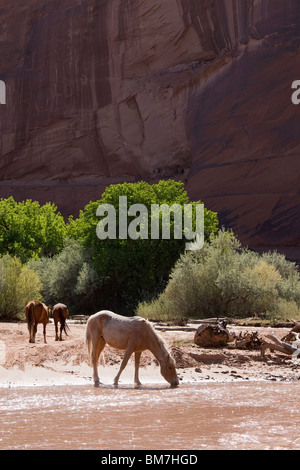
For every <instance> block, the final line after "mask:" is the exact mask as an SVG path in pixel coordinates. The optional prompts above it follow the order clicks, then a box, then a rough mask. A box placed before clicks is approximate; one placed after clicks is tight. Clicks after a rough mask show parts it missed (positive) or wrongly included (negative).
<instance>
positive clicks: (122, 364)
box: [114, 345, 133, 386]
mask: <svg viewBox="0 0 300 470" xmlns="http://www.w3.org/2000/svg"><path fill="white" fill-rule="evenodd" d="M132 353H133V349H132V347H131V346H130V345H128V346H127V348H126V350H125V354H124V357H123V361H122V363H121V367H120V369H119V372H118V373H117V375H116V376H115V379H114V385H116V386H117V385H118V382H119V378H120V375H121V373H122V370H124V369H125V367H126V365H127V362H128V360H129V358H130V356H131V354H132Z"/></svg>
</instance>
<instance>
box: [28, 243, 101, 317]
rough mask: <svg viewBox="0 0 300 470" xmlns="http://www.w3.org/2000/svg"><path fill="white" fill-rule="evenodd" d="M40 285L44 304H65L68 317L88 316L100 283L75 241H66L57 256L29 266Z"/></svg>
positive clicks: (95, 303)
mask: <svg viewBox="0 0 300 470" xmlns="http://www.w3.org/2000/svg"><path fill="white" fill-rule="evenodd" d="M29 265H30V267H31V268H32V269H33V270H34V271H35V272H36V273H37V275H38V276H39V279H40V281H41V285H42V288H41V292H42V295H43V299H44V301H45V302H46V303H47V304H50V305H52V306H53V305H54V304H56V303H58V302H63V303H65V304H66V305H67V306H68V308H69V311H70V314H71V315H72V314H84V315H86V314H92V313H95V312H96V310H95V308H97V299H96V297H97V296H99V297H100V295H99V290H100V289H101V286H102V283H101V280H100V278H99V276H98V274H97V273H96V272H95V270H94V269H93V267H92V265H91V263H90V261H89V254H88V252H87V250H86V249H85V248H84V247H83V246H82V244H81V243H80V242H79V241H74V240H68V241H67V242H66V245H65V247H64V249H63V250H62V251H61V253H59V254H57V255H55V256H53V257H52V258H42V259H40V260H33V261H31V262H30V263H29Z"/></svg>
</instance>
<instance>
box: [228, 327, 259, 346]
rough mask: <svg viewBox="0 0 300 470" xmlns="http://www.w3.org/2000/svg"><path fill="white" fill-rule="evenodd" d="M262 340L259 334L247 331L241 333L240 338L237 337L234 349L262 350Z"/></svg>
mask: <svg viewBox="0 0 300 470" xmlns="http://www.w3.org/2000/svg"><path fill="white" fill-rule="evenodd" d="M261 344H262V343H261V339H260V338H259V337H258V332H257V331H254V332H253V333H249V332H248V331H246V332H245V333H242V332H240V334H239V335H238V336H235V339H234V343H233V345H232V346H233V348H236V349H248V350H253V349H260V347H261Z"/></svg>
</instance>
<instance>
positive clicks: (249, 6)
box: [0, 0, 300, 258]
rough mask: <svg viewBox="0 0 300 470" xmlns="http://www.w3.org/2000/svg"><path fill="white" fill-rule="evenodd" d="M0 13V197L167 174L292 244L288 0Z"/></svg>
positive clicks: (90, 192)
mask: <svg viewBox="0 0 300 470" xmlns="http://www.w3.org/2000/svg"><path fill="white" fill-rule="evenodd" d="M0 25H1V26H0V51H1V54H0V79H2V80H4V81H5V83H6V86H7V104H6V105H1V106H0V129H1V135H0V154H1V158H0V197H1V196H4V197H6V196H8V195H10V194H13V195H14V196H15V197H16V198H17V199H23V198H25V197H31V198H34V199H39V200H40V201H41V202H44V201H47V200H50V199H51V200H53V201H55V202H56V203H57V204H58V206H59V208H60V209H61V211H62V212H63V213H64V214H66V215H67V214H69V213H74V214H75V215H76V213H77V211H78V209H79V208H81V207H83V205H84V204H85V203H87V202H88V201H89V200H90V199H95V198H98V197H100V195H101V192H102V191H103V189H104V188H105V186H106V185H107V184H110V183H112V182H117V181H135V180H138V179H141V178H143V179H146V180H149V181H155V180H157V179H158V178H163V177H167V178H168V177H172V178H179V179H183V180H184V181H185V182H186V185H187V189H188V192H189V194H190V196H191V197H192V198H193V199H201V200H203V201H204V202H205V204H206V206H207V207H208V208H211V209H213V210H216V211H218V212H219V214H220V216H221V222H222V223H225V224H226V225H227V226H231V227H233V229H234V231H235V232H236V233H237V234H238V235H239V236H240V238H241V239H242V241H243V242H245V243H248V244H250V245H256V246H262V247H263V246H274V247H279V248H283V249H285V250H287V247H289V248H288V249H289V250H291V253H293V255H292V256H295V257H297V256H299V258H300V254H299V252H297V249H299V231H300V230H299V228H300V227H299V202H300V200H299V179H300V178H299V142H300V141H299V135H300V133H299V130H300V106H299V107H297V106H294V105H293V104H292V103H291V94H292V92H291V84H292V82H293V81H294V80H297V79H299V80H300V60H299V37H300V26H299V25H300V3H299V1H298V0H285V1H284V2H283V1H282V0H201V1H200V0H163V1H162V0H139V1H137V0H109V1H108V0H102V1H99V0H93V1H91V0H77V1H74V0H59V1H58V0H57V1H56V0H52V1H51V2H47V1H45V0H28V1H27V2H21V1H17V0H11V1H10V2H9V3H8V2H6V1H4V0H0ZM297 247H298V248H297ZM297 253H298V254H297Z"/></svg>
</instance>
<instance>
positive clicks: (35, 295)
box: [0, 255, 41, 320]
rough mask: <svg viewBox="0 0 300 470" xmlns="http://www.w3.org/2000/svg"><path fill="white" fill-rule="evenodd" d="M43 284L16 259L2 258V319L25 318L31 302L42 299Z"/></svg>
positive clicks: (0, 315) (0, 276)
mask: <svg viewBox="0 0 300 470" xmlns="http://www.w3.org/2000/svg"><path fill="white" fill-rule="evenodd" d="M40 289H41V284H40V281H39V278H38V276H37V274H36V273H35V272H34V271H33V270H32V269H30V268H29V267H28V266H26V265H22V263H21V261H20V260H19V259H18V258H16V257H11V256H9V255H5V256H3V257H2V258H0V318H1V320H11V319H14V318H16V317H18V318H20V319H24V318H25V306H26V304H27V303H28V302H29V301H30V300H33V299H35V300H40V299H41V292H40Z"/></svg>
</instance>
